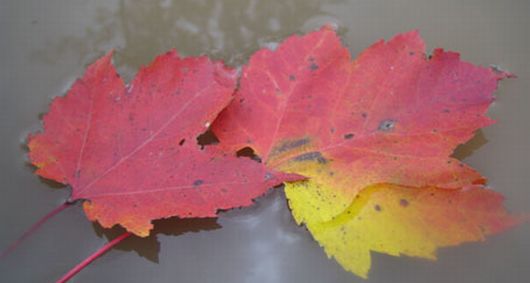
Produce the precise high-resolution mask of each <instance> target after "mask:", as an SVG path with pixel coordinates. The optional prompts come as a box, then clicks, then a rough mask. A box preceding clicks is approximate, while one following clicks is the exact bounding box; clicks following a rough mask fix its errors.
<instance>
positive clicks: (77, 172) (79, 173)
mask: <svg viewBox="0 0 530 283" xmlns="http://www.w3.org/2000/svg"><path fill="white" fill-rule="evenodd" d="M79 176H81V170H76V171H75V177H76V178H79Z"/></svg>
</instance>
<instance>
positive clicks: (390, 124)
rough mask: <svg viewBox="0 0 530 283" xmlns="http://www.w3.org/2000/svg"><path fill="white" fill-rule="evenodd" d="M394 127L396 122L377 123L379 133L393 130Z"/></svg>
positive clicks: (384, 121)
mask: <svg viewBox="0 0 530 283" xmlns="http://www.w3.org/2000/svg"><path fill="white" fill-rule="evenodd" d="M395 125H396V121H394V120H390V119H389V120H383V121H381V123H379V127H378V128H377V129H378V130H380V131H383V132H388V131H390V130H392V129H393V128H394V126H395Z"/></svg>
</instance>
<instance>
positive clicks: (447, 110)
mask: <svg viewBox="0 0 530 283" xmlns="http://www.w3.org/2000/svg"><path fill="white" fill-rule="evenodd" d="M442 112H443V113H449V112H451V110H449V109H444V110H442Z"/></svg>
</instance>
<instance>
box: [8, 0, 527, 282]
mask: <svg viewBox="0 0 530 283" xmlns="http://www.w3.org/2000/svg"><path fill="white" fill-rule="evenodd" d="M529 15H530V1H528V0H520V1H517V0H505V1H499V0H486V1H466V0H432V1H431V0H429V1H427V0H410V1H404V0H403V1H389V0H352V1H341V0H335V1H316V0H309V1H308V0H297V1H293V0H284V1H264V0H261V1H259V0H250V1H243V0H233V1H197V0H193V1H192V0H185V1H135V2H133V1H116V0H101V1H83V0H64V1H59V0H54V1H41V0H31V1H29V0H27V1H20V0H0V137H1V143H0V145H1V146H0V153H1V154H0V157H1V158H0V185H1V191H0V249H3V248H4V247H6V246H7V245H8V244H9V243H10V242H12V241H13V240H15V239H16V238H17V237H18V236H19V235H20V234H21V233H22V232H23V231H24V230H25V229H26V228H27V227H28V226H30V225H31V224H32V223H34V221H36V220H37V219H38V218H39V217H40V216H42V215H43V214H45V213H47V212H48V211H49V210H51V209H53V208H54V207H56V206H58V205H59V204H61V203H62V202H63V201H64V200H65V199H66V198H67V197H68V191H67V190H64V189H60V188H59V187H58V186H57V185H56V184H53V183H50V182H46V181H45V180H42V179H39V178H38V177H36V176H35V175H33V173H32V168H31V167H29V166H28V165H27V164H26V157H25V153H26V151H25V149H24V147H23V142H24V138H25V136H26V135H27V133H28V132H30V131H33V130H35V129H38V128H39V115H40V114H41V113H44V112H46V111H47V106H48V104H49V102H50V100H51V99H52V98H53V97H54V96H57V95H63V94H64V93H65V91H66V90H67V89H68V87H69V85H70V84H71V83H72V82H73V80H74V79H75V78H76V77H77V76H80V75H81V74H82V72H83V70H84V68H85V67H86V66H87V64H89V63H90V62H92V61H93V60H94V59H96V58H98V57H99V56H101V55H103V54H104V53H105V52H106V51H108V50H109V49H111V48H114V49H116V50H117V53H116V56H115V62H116V63H117V65H118V67H119V70H120V72H121V73H122V74H123V75H124V76H125V78H128V79H129V78H131V77H132V75H133V74H134V73H135V71H136V70H137V69H138V67H139V66H141V65H143V64H147V63H148V62H149V61H150V60H151V59H152V58H153V57H154V56H155V55H157V54H159V53H162V52H164V51H166V50H168V49H170V48H177V49H178V50H179V51H180V52H181V53H182V54H183V55H187V56H192V55H198V54H208V55H210V56H212V57H215V58H218V59H223V60H225V61H227V62H228V63H229V64H232V65H235V66H237V65H240V64H242V63H244V62H245V61H246V60H247V59H248V56H249V55H250V54H251V53H252V52H253V51H255V50H257V49H258V48H260V46H263V45H265V44H266V43H268V42H275V41H279V40H281V39H283V38H285V37H286V36H288V35H290V34H292V33H300V32H308V31H311V30H313V29H315V28H317V27H319V26H320V25H321V24H323V23H327V22H332V23H335V24H336V25H337V26H339V31H340V33H341V36H342V38H343V40H344V42H345V44H347V46H348V47H349V49H350V50H351V52H352V53H353V54H357V53H358V52H359V51H361V50H362V49H364V48H366V47H367V46H369V45H370V44H371V43H372V42H374V41H376V40H378V39H380V38H389V37H391V36H392V35H393V34H396V33H399V32H404V31H408V30H411V29H415V28H418V29H419V30H420V31H421V33H422V35H423V36H424V38H425V40H426V42H427V44H428V47H429V48H433V47H444V48H446V49H451V50H456V51H459V52H461V53H462V56H463V58H464V59H465V60H468V61H471V62H474V63H476V64H483V65H489V64H497V65H500V66H501V67H503V68H505V69H508V70H510V71H512V72H514V73H516V74H517V75H518V76H519V78H518V79H515V80H508V81H504V82H502V83H501V85H500V90H499V92H498V100H497V102H496V103H495V105H494V106H493V107H492V108H491V111H490V113H491V116H492V117H494V118H495V119H497V120H498V121H499V122H498V124H496V125H493V126H491V127H488V128H487V129H485V130H483V131H482V132H481V133H480V135H479V136H478V137H477V138H475V139H474V140H473V141H472V142H471V143H470V144H469V145H467V146H465V147H463V148H461V149H460V150H459V151H458V156H459V157H462V158H465V161H466V162H468V163H469V164H471V165H472V166H474V167H475V168H477V169H478V170H479V171H480V172H482V173H483V174H484V175H485V176H488V177H489V179H490V184H491V185H492V186H493V187H494V188H496V190H498V191H500V192H502V193H503V194H504V195H505V196H506V198H507V206H508V207H509V209H511V210H512V211H527V212H528V211H530V205H529V204H530V188H529V187H530V186H529V185H530V175H529V174H528V172H529V168H530V133H529V132H530V131H529V130H530V126H529V123H530V111H529V110H528V107H529V106H530V95H529V94H528V92H529V90H530V47H529V46H530V28H529V27H530V16H529ZM529 226H530V225H525V226H521V227H518V228H516V229H513V230H511V231H508V232H506V233H504V234H501V235H498V236H494V237H491V238H489V239H488V241H486V242H484V243H475V244H466V245H463V246H460V247H457V248H448V249H442V250H440V252H439V260H438V261H437V262H431V261H425V260H420V259H413V258H395V257H390V256H386V255H381V254H376V255H374V257H373V268H372V271H371V273H370V278H369V280H367V281H366V282H444V283H445V282H530V242H529V240H530V227H529ZM156 232H157V234H156V236H153V237H151V238H149V239H147V240H139V239H130V240H127V241H126V242H124V243H123V244H122V245H120V246H118V247H117V248H116V249H114V250H112V251H110V252H109V253H107V254H106V255H104V256H103V257H101V258H100V259H98V260H97V261H95V262H94V263H92V264H91V265H90V266H89V267H88V268H87V269H85V270H84V271H82V272H81V273H80V274H78V275H77V277H75V278H74V280H73V281H74V282H186V283H187V282H252V283H254V282H285V283H288V282H295V283H296V282H309V283H312V282H330V283H332V282H335V283H338V282H363V281H364V280H362V279H360V278H358V277H356V276H354V275H353V274H350V273H348V272H346V271H344V270H343V269H342V268H341V267H340V266H339V265H338V264H337V263H336V262H335V261H333V260H329V259H327V257H326V256H325V254H324V252H323V250H322V249H321V248H320V247H319V246H318V244H317V243H316V242H314V241H313V240H312V238H311V236H310V234H309V233H308V232H307V231H306V230H305V229H304V228H303V227H298V226H296V225H295V223H294V221H293V219H292V217H291V215H290V212H289V210H288V208H287V206H286V201H285V198H284V194H283V191H282V190H276V191H274V192H272V193H270V194H268V195H266V196H264V197H262V198H260V199H259V200H258V203H257V205H255V206H253V207H250V208H246V209H241V210H234V211H230V212H227V213H223V214H222V215H221V216H220V217H219V219H217V220H215V219H210V220H188V221H178V220H169V221H161V222H158V223H157V228H156ZM117 233H119V231H110V232H103V231H102V230H101V229H100V228H98V227H97V226H96V225H93V224H92V223H90V222H89V221H87V219H86V218H85V216H84V215H83V212H82V210H81V208H80V207H79V206H76V207H71V208H69V209H68V210H66V211H64V212H62V213H61V214H60V215H58V216H57V217H56V218H54V219H52V220H51V221H50V222H49V223H47V224H46V225H44V226H43V227H42V229H41V230H40V231H39V232H38V233H36V234H34V235H33V236H32V237H31V238H30V239H28V240H27V241H26V242H24V244H22V245H21V246H20V247H19V248H18V250H16V251H15V252H14V253H13V254H11V255H10V256H9V257H7V258H6V259H4V260H3V261H1V262H0V281H1V282H51V281H53V280H55V279H57V278H59V277H60V276H61V275H62V274H63V273H64V272H66V271H67V270H68V269H69V268H71V267H73V266H74V265H75V264H77V263H78V262H79V261H81V260H82V259H84V258H85V257H86V256H88V255H89V254H90V253H91V252H93V251H95V250H96V249H97V248H99V247H100V246H102V245H103V244H104V243H105V242H106V241H107V238H108V237H110V238H112V237H114V236H115V235H116V234H117Z"/></svg>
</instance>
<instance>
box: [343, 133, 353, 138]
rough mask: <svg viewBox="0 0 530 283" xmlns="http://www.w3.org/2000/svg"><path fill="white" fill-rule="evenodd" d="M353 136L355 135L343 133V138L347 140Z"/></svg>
mask: <svg viewBox="0 0 530 283" xmlns="http://www.w3.org/2000/svg"><path fill="white" fill-rule="evenodd" d="M354 136H355V135H354V134H352V133H349V134H345V135H344V139H346V140H349V139H352V138H353V137H354Z"/></svg>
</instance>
